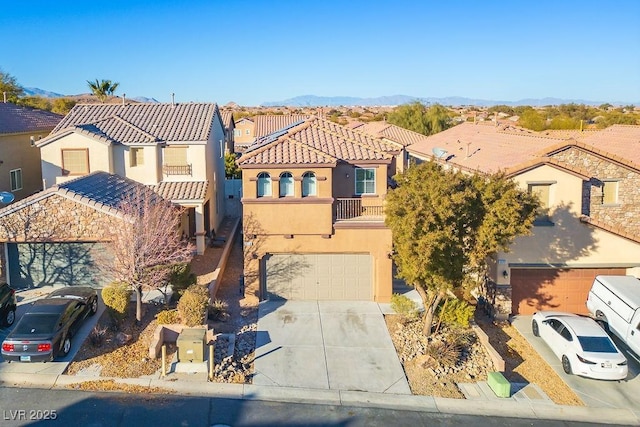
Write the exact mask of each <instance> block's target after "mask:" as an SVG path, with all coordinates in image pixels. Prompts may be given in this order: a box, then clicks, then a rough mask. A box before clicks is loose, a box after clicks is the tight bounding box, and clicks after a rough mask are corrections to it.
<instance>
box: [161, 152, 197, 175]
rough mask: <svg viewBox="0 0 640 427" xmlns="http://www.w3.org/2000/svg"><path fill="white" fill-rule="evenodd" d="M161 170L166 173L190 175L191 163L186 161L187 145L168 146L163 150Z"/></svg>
mask: <svg viewBox="0 0 640 427" xmlns="http://www.w3.org/2000/svg"><path fill="white" fill-rule="evenodd" d="M163 156H164V159H163V166H162V168H163V170H164V173H165V174H167V175H191V172H192V171H191V165H190V164H189V163H187V147H186V146H183V145H180V146H169V147H165V148H164V150H163Z"/></svg>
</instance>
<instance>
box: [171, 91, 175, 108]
mask: <svg viewBox="0 0 640 427" xmlns="http://www.w3.org/2000/svg"><path fill="white" fill-rule="evenodd" d="M175 96H176V94H175V93H173V92H172V93H171V106H172V107H175V106H176V101H175Z"/></svg>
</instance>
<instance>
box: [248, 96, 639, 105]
mask: <svg viewBox="0 0 640 427" xmlns="http://www.w3.org/2000/svg"><path fill="white" fill-rule="evenodd" d="M415 101H419V102H421V103H423V104H441V105H451V106H461V105H477V106H481V107H491V106H494V105H510V106H518V105H531V106H536V107H542V106H545V105H559V104H571V103H574V104H585V105H602V104H604V103H605V102H604V101H587V100H584V99H560V98H541V99H534V98H528V99H521V100H519V101H493V100H488V99H474V98H464V97H460V96H450V97H447V98H433V97H431V98H422V97H416V96H408V95H393V96H380V97H377V98H356V97H350V96H315V95H303V96H296V97H295V98H290V99H285V100H284V101H270V102H265V103H263V104H261V105H262V106H263V107H276V106H288V107H324V106H328V107H337V106H345V107H346V106H356V105H357V106H363V107H367V106H394V105H402V104H408V103H411V102H415ZM612 104H618V105H628V104H629V103H625V102H617V103H612ZM634 104H635V105H638V104H640V103H638V102H636V103H634Z"/></svg>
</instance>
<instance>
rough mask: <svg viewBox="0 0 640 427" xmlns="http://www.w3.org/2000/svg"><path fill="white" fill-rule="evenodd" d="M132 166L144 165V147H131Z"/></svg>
mask: <svg viewBox="0 0 640 427" xmlns="http://www.w3.org/2000/svg"><path fill="white" fill-rule="evenodd" d="M130 155H131V167H135V166H142V165H144V148H142V147H131V153H130Z"/></svg>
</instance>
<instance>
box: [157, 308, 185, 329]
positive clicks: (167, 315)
mask: <svg viewBox="0 0 640 427" xmlns="http://www.w3.org/2000/svg"><path fill="white" fill-rule="evenodd" d="M156 320H157V321H158V324H159V325H171V324H174V323H180V313H178V310H176V309H173V310H162V311H160V312H159V313H158V314H157V315H156Z"/></svg>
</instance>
